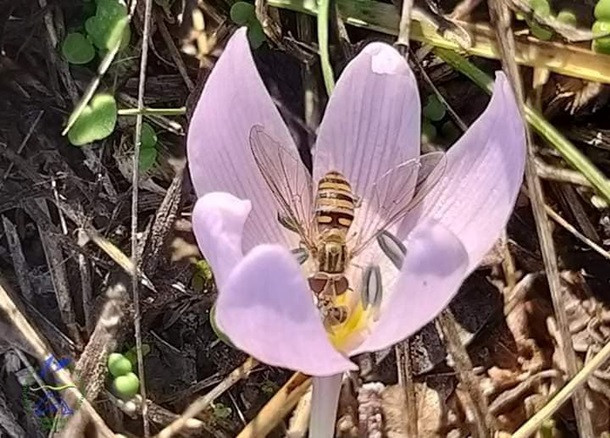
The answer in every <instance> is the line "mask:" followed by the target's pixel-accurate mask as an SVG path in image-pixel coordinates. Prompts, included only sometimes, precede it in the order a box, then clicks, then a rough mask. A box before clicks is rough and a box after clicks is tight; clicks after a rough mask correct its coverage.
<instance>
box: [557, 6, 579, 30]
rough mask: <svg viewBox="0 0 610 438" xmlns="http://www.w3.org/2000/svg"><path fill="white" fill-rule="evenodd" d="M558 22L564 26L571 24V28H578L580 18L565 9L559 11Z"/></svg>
mask: <svg viewBox="0 0 610 438" xmlns="http://www.w3.org/2000/svg"><path fill="white" fill-rule="evenodd" d="M557 20H558V21H561V22H562V23H564V24H569V25H570V26H576V25H577V24H578V18H576V14H575V13H574V11H573V10H571V9H563V10H561V11H559V14H557Z"/></svg>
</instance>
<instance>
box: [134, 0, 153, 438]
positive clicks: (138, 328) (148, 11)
mask: <svg viewBox="0 0 610 438" xmlns="http://www.w3.org/2000/svg"><path fill="white" fill-rule="evenodd" d="M136 1H137V0H134V1H133V3H132V7H135V3H136ZM151 15H152V0H145V8H144V30H143V32H142V57H141V58H140V78H139V82H138V106H137V108H138V110H140V113H139V114H138V115H137V116H136V132H135V138H134V152H133V169H132V180H131V263H132V265H133V267H134V269H133V271H132V273H131V289H132V294H133V308H134V317H133V325H134V331H135V338H136V353H137V358H138V376H139V377H140V395H141V396H142V400H144V403H142V405H141V408H142V427H143V428H144V436H145V437H146V438H148V437H149V436H150V426H149V423H148V412H147V411H148V403H146V399H147V398H146V376H145V374H144V355H143V354H142V325H141V324H142V314H141V309H140V291H139V286H140V280H139V276H138V272H137V266H140V262H139V256H140V254H139V252H138V183H139V178H140V172H139V168H140V146H141V140H142V117H143V116H142V113H141V111H142V108H144V89H145V87H146V66H147V64H148V43H149V39H150V21H151V20H150V18H151Z"/></svg>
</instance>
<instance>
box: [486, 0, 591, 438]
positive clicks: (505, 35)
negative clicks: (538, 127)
mask: <svg viewBox="0 0 610 438" xmlns="http://www.w3.org/2000/svg"><path fill="white" fill-rule="evenodd" d="M489 8H490V14H491V17H492V22H494V23H495V26H496V35H497V38H498V41H499V43H500V50H501V53H502V61H503V65H504V67H505V69H506V70H507V73H508V76H509V78H510V80H511V82H512V86H513V89H514V91H515V94H516V96H517V99H518V100H519V102H520V108H521V112H522V115H524V112H523V108H524V100H523V99H524V94H523V90H522V88H521V81H520V79H519V71H518V67H517V64H516V62H515V42H514V39H513V34H512V30H511V27H510V10H509V9H508V7H507V5H506V4H505V3H504V2H503V1H502V0H490V2H489ZM525 127H526V134H527V150H528V156H527V162H526V166H525V179H526V182H527V184H528V188H529V193H530V199H531V201H532V202H531V204H532V210H533V213H534V219H535V221H536V230H537V232H538V238H539V239H540V247H541V250H542V258H543V261H544V266H545V271H546V274H547V280H548V282H549V289H550V291H551V297H552V301H553V307H554V309H555V314H556V315H557V319H558V323H559V330H560V334H561V342H562V346H561V347H562V348H561V350H562V351H563V353H564V355H565V357H564V360H565V363H566V364H567V369H568V377H570V378H571V377H573V376H574V375H575V374H576V373H577V372H578V363H577V358H576V353H575V352H574V349H573V347H572V337H571V335H570V331H569V323H568V318H567V315H566V312H565V308H564V307H563V304H562V288H561V282H560V278H559V269H558V267H557V255H556V252H555V244H554V242H553V236H552V233H551V230H550V227H549V223H548V218H547V217H546V212H545V210H544V205H545V203H544V193H543V190H542V184H541V182H540V178H539V177H538V173H537V172H536V163H535V161H534V158H535V153H534V150H533V143H532V137H531V133H530V131H529V128H528V125H527V124H525ZM574 405H575V406H574V408H575V409H574V410H575V413H576V419H577V423H578V427H579V431H580V434H581V436H587V437H588V436H594V433H593V423H592V421H591V418H590V416H589V413H588V412H589V411H588V409H587V407H586V400H585V393H584V392H583V391H578V392H577V393H576V394H575V397H574Z"/></svg>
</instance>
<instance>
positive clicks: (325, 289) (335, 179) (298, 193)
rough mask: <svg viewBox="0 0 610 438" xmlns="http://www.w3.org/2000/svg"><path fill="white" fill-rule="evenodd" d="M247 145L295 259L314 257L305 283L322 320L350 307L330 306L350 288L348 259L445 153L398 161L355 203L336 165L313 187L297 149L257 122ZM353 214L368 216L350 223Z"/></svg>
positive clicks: (409, 202)
mask: <svg viewBox="0 0 610 438" xmlns="http://www.w3.org/2000/svg"><path fill="white" fill-rule="evenodd" d="M250 148H251V150H252V155H253V157H254V161H255V162H256V165H257V166H258V169H259V171H260V173H261V175H262V177H263V179H264V180H265V182H266V184H267V186H268V187H269V189H270V190H271V193H272V194H273V197H274V199H275V201H276V203H277V206H278V208H279V212H278V220H279V222H280V223H281V224H282V225H283V226H284V227H285V228H287V229H289V230H291V231H293V232H295V233H297V234H298V235H299V236H300V239H301V248H300V249H299V250H295V251H293V252H295V253H297V254H298V253H300V254H301V257H300V263H303V262H304V261H305V260H306V259H307V258H308V257H311V258H312V259H313V261H314V262H315V272H314V274H313V275H311V276H310V277H309V278H308V283H309V287H310V288H311V290H312V292H313V293H314V295H315V296H316V299H317V305H318V308H319V310H320V313H321V315H322V318H323V321H324V324H325V325H326V326H327V328H332V326H335V325H337V324H342V323H343V322H345V321H346V320H347V318H348V316H349V309H348V308H347V306H336V303H335V298H336V297H337V296H339V295H341V294H343V293H345V292H346V291H347V290H348V289H349V282H348V280H347V278H346V276H345V271H346V269H347V267H348V266H349V263H350V261H351V260H352V259H353V258H354V257H355V256H357V255H358V254H360V253H361V252H362V251H363V250H364V249H365V248H366V247H367V246H368V245H369V244H370V243H371V242H372V241H374V240H375V239H376V238H377V237H378V236H379V235H380V234H381V233H382V232H386V230H387V229H388V228H389V227H391V226H393V225H395V224H397V223H398V222H399V221H400V220H402V219H403V218H404V217H405V215H406V214H407V213H408V212H409V211H411V210H412V209H413V208H414V207H415V206H417V205H418V204H419V203H420V202H421V200H422V199H423V198H424V197H425V196H426V195H427V194H428V193H429V192H430V191H431V189H432V188H433V187H434V186H435V185H436V183H437V182H438V181H439V180H440V178H441V177H442V175H443V173H444V169H445V166H446V160H445V154H444V153H443V152H434V153H430V154H427V155H423V156H421V157H418V158H415V159H412V160H409V161H406V162H404V163H402V164H399V165H398V166H396V167H394V168H393V169H391V170H390V171H388V172H386V173H385V174H384V175H382V176H381V178H380V179H379V180H378V181H377V182H375V183H374V184H373V186H372V196H369V199H366V200H363V202H362V203H361V200H360V199H359V198H358V197H357V195H356V194H355V193H353V191H352V187H351V184H350V182H349V181H348V180H347V178H346V177H345V176H344V175H343V174H341V173H340V172H339V171H336V170H331V171H329V172H327V173H326V174H325V175H324V176H322V178H321V179H320V180H319V181H318V182H317V186H316V189H315V190H314V182H313V181H312V177H311V174H310V173H309V171H308V170H307V168H306V167H305V165H304V164H303V163H302V161H301V159H300V158H299V156H298V154H297V151H296V150H295V151H292V150H290V149H288V148H287V147H285V146H283V145H281V144H280V143H278V142H277V141H276V140H274V139H273V137H271V136H270V135H269V134H268V133H267V132H266V131H265V130H264V128H263V127H262V126H259V125H257V126H254V127H253V128H252V129H251V131H250ZM355 215H364V216H362V217H366V218H370V220H367V222H366V223H360V224H359V226H358V227H356V228H358V229H354V227H352V223H353V222H354V217H355ZM303 254H304V256H303Z"/></svg>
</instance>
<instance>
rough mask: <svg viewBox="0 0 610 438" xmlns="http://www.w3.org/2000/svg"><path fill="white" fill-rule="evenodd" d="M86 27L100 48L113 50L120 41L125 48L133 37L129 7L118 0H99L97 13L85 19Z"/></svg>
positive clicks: (94, 42)
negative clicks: (128, 12)
mask: <svg viewBox="0 0 610 438" xmlns="http://www.w3.org/2000/svg"><path fill="white" fill-rule="evenodd" d="M85 29H86V30H87V33H88V34H89V37H90V38H91V40H92V41H93V44H95V46H96V47H97V48H98V49H100V50H112V49H113V48H114V47H115V46H116V44H117V43H118V42H119V41H121V43H120V44H121V47H120V48H121V49H123V48H125V47H126V46H127V44H129V39H130V37H131V30H130V29H129V19H128V17H127V8H126V7H125V5H123V4H121V3H119V1H118V0H99V1H98V3H97V10H96V13H95V15H94V16H93V17H90V18H89V19H88V20H87V21H85Z"/></svg>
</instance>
